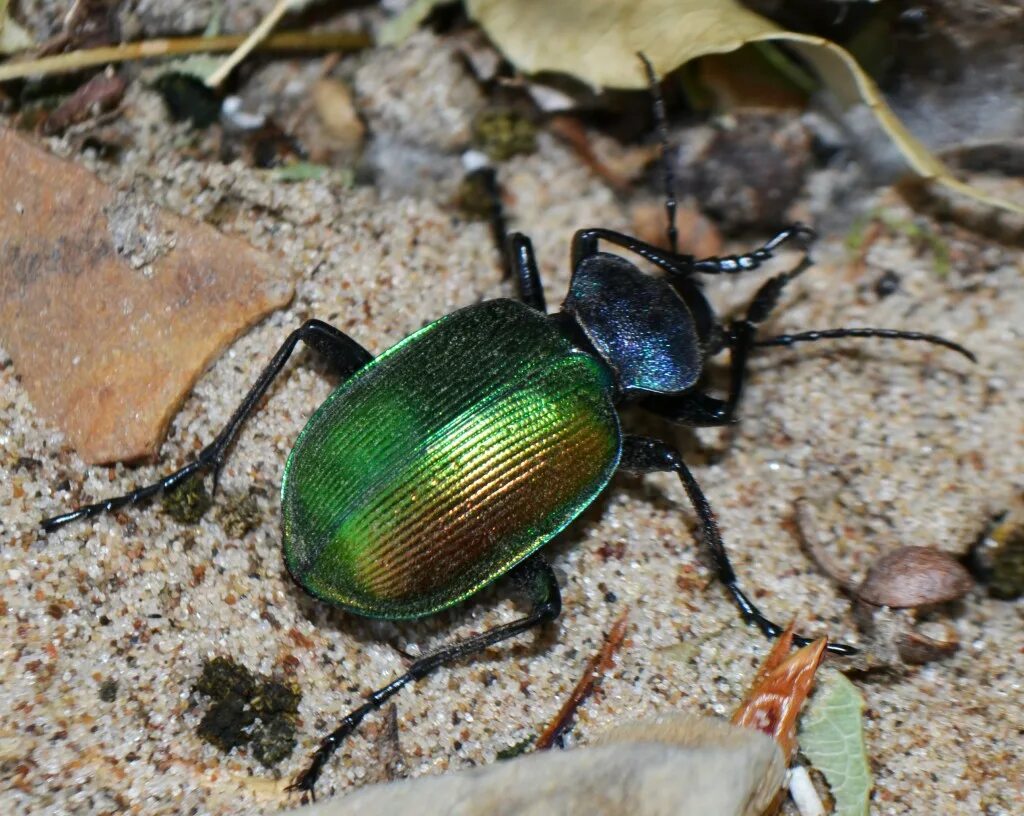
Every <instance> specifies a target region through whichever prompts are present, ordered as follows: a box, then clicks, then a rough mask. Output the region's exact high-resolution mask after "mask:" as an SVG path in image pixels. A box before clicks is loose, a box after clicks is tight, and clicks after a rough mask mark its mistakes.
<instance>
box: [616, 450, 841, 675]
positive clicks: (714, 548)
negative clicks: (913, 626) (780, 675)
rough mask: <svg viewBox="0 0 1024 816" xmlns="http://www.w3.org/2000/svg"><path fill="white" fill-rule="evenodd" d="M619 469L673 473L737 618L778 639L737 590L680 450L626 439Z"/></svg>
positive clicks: (776, 630)
mask: <svg viewBox="0 0 1024 816" xmlns="http://www.w3.org/2000/svg"><path fill="white" fill-rule="evenodd" d="M619 467H620V468H621V469H622V470H625V471H629V472H632V473H662V472H673V473H675V474H677V475H678V476H679V480H680V481H681V482H682V483H683V488H684V489H685V490H686V494H687V496H689V498H690V503H691V504H692V505H693V509H694V510H696V511H697V517H698V518H699V519H700V524H701V531H702V533H703V538H704V545H705V546H706V547H707V548H708V550H709V551H710V552H711V560H712V562H713V564H714V568H715V574H716V576H717V577H718V580H719V581H721V582H722V583H723V584H725V587H726V589H728V590H729V594H730V595H732V598H733V601H734V602H735V604H736V606H737V608H738V609H739V610H740V615H742V616H743V620H744V621H746V622H747V623H753V624H755V625H756V626H757V627H758V628H759V629H760V630H761V631H762V632H763V633H764V634H765V636H766V637H770V638H774V637H778V636H779V635H780V634H781V633H782V631H783V628H782V627H781V626H779V625H778V624H777V623H773V622H772V621H770V620H769V619H768V618H766V617H765V616H764V615H763V614H762V613H761V610H759V609H758V608H757V607H756V606H755V605H754V602H753V601H751V600H750V598H748V597H747V595H746V593H745V592H743V590H742V589H740V585H739V580H738V579H737V578H736V573H735V571H734V570H733V568H732V563H731V562H730V561H729V556H728V554H727V553H726V551H725V542H723V541H722V535H721V533H720V532H719V531H718V521H717V519H716V518H715V513H714V511H713V510H712V509H711V505H710V504H709V503H708V500H707V498H706V497H705V496H704V492H703V491H702V490H701V489H700V485H698V484H697V480H696V479H694V478H693V474H692V473H690V469H689V468H688V467H687V466H686V463H685V462H683V457H682V456H681V455H680V454H679V451H677V450H675V449H674V448H673V447H671V446H670V445H668V444H667V443H665V442H662V441H661V440H659V439H648V438H646V437H642V436H627V437H625V439H624V440H623V445H622V461H621V464H620V465H619ZM793 642H794V643H797V644H798V645H801V646H803V645H806V644H807V643H810V640H808V639H807V638H802V637H795V638H793ZM828 650H829V651H830V652H832V653H834V654H839V655H852V654H856V653H857V650H856V649H855V648H854V647H852V646H847V645H845V644H842V643H829V645H828Z"/></svg>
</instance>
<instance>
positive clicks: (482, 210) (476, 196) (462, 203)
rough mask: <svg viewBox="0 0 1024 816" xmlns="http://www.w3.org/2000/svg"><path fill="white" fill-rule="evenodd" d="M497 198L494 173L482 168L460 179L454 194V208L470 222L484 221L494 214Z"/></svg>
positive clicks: (487, 168) (488, 168)
mask: <svg viewBox="0 0 1024 816" xmlns="http://www.w3.org/2000/svg"><path fill="white" fill-rule="evenodd" d="M497 196H498V190H497V186H496V182H495V179H494V171H493V170H492V169H491V168H490V167H483V168H481V169H479V170H473V171H472V172H470V173H467V174H466V175H465V176H463V177H462V181H461V182H459V189H458V191H457V192H456V194H455V206H456V207H458V208H459V212H461V213H462V215H463V216H464V217H465V218H468V219H469V220H471V221H486V220H488V219H489V218H491V216H492V215H493V214H494V211H495V208H496V205H497Z"/></svg>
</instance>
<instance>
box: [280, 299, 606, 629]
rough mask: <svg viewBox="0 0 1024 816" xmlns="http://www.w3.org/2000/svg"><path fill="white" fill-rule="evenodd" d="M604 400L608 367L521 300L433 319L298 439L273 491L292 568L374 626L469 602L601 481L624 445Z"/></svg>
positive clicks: (574, 511)
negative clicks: (376, 622)
mask: <svg viewBox="0 0 1024 816" xmlns="http://www.w3.org/2000/svg"><path fill="white" fill-rule="evenodd" d="M612 391H613V383H612V379H611V374H610V373H609V371H608V369H607V368H606V367H605V366H604V365H603V364H601V363H600V362H599V361H598V360H597V359H595V358H594V357H593V356H591V355H587V354H583V353H581V352H579V351H578V350H575V349H574V348H573V346H572V344H571V342H570V341H569V340H568V339H567V338H566V337H565V336H564V335H563V334H562V333H560V332H559V331H558V330H557V328H556V327H555V326H554V325H552V323H551V322H550V321H549V320H548V319H546V318H545V316H544V315H542V314H540V313H539V312H537V311H536V310H534V309H531V308H529V307H528V306H526V305H525V304H523V303H519V302H516V301H511V300H494V301H489V302H486V303H482V304H479V305H476V306H470V307H468V308H465V309H462V310H460V311H457V312H454V313H453V314H450V315H448V316H446V317H443V318H441V319H440V320H437V321H436V322H434V323H431V324H430V325H428V326H426V327H425V328H423V329H421V330H420V331H419V332H417V333H416V334H413V335H412V336H410V337H408V338H406V339H405V340H403V341H402V342H400V343H399V344H398V345H396V346H394V347H393V348H391V349H390V350H388V351H387V352H385V353H384V354H382V355H381V356H380V357H378V358H376V359H375V360H373V361H372V362H370V363H368V364H367V365H366V366H364V367H363V368H361V369H360V370H359V371H358V372H357V373H356V374H354V375H353V376H352V377H351V378H349V379H348V380H347V381H346V382H344V383H342V384H341V385H340V386H339V387H338V389H337V390H336V391H334V393H333V394H332V395H331V396H330V397H329V398H328V400H327V401H326V402H325V403H324V404H323V405H322V406H321V407H320V408H319V409H318V410H317V411H316V413H315V414H314V415H313V416H312V418H311V419H310V420H309V423H308V424H307V425H306V427H305V429H304V430H303V431H302V433H301V434H300V435H299V437H298V440H297V441H296V443H295V447H294V448H293V450H292V453H291V456H290V457H289V459H288V463H287V465H286V467H285V472H284V481H283V483H282V486H281V505H282V513H283V518H284V525H283V527H284V553H285V562H286V564H287V565H288V569H289V570H290V572H291V573H292V575H293V576H294V577H295V579H296V580H297V581H298V582H299V583H300V584H301V585H302V586H303V587H305V588H306V589H307V590H308V591H309V592H311V593H312V594H314V595H316V596H317V597H320V598H322V599H324V600H326V601H329V602H330V603H332V604H335V605H337V606H341V607H343V608H345V609H348V610H350V611H353V612H356V613H358V614H360V615H363V616H367V617H374V618H385V619H397V618H414V617H420V616H423V615H428V614H430V613H432V612H436V611H438V610H440V609H444V608H445V607H448V606H451V605H452V604H455V603H457V602H458V601H461V600H463V599H465V598H467V597H469V596H470V595H472V594H474V593H475V592H477V591H478V590H479V589H480V588H481V587H483V586H485V585H486V584H488V583H490V582H491V581H493V580H495V579H496V578H498V577H499V576H501V575H502V574H504V573H506V572H508V571H509V570H510V569H512V568H513V567H514V566H515V565H516V564H518V563H519V562H520V561H522V560H523V559H524V558H526V557H527V556H528V555H530V554H531V553H532V552H534V551H535V550H537V549H538V548H539V547H541V546H542V545H543V544H545V543H546V542H547V541H549V540H550V539H551V538H552V537H554V536H555V535H556V534H557V533H558V532H559V531H560V530H562V529H563V528H564V527H565V526H566V525H567V524H568V523H569V522H570V521H572V520H573V519H574V518H575V517H576V516H577V515H579V513H580V512H582V510H583V509H584V508H585V507H586V506H587V505H589V504H590V503H591V502H592V501H593V500H594V499H595V498H596V497H597V494H598V493H600V492H601V490H602V489H603V488H604V487H605V485H606V484H607V483H608V481H609V479H610V478H611V476H612V474H613V473H614V471H615V469H616V467H617V466H618V464H619V457H620V453H621V447H622V439H621V433H620V430H619V422H618V416H617V414H616V412H615V408H614V406H613V404H612ZM553 452H557V454H556V455H551V454H552V453H553Z"/></svg>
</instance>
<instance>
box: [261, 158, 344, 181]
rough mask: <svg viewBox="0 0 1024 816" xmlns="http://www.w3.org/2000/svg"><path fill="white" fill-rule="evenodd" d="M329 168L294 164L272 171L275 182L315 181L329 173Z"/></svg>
mask: <svg viewBox="0 0 1024 816" xmlns="http://www.w3.org/2000/svg"><path fill="white" fill-rule="evenodd" d="M330 171H331V168H329V167H327V166H326V165H323V164H313V163H311V162H295V163H294V164H286V165H284V166H283V167H278V168H277V169H275V170H274V173H273V176H274V180H275V181H316V180H317V179H322V178H324V177H325V176H327V174H328V173H330Z"/></svg>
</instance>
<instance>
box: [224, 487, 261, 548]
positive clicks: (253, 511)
mask: <svg viewBox="0 0 1024 816" xmlns="http://www.w3.org/2000/svg"><path fill="white" fill-rule="evenodd" d="M262 520H263V513H261V512H260V505H259V502H258V501H256V497H255V496H253V495H252V494H250V493H242V494H238V495H234V496H229V497H227V498H226V500H225V501H224V503H223V504H222V505H221V508H220V513H219V514H218V521H219V522H220V526H221V527H222V528H223V529H224V532H225V533H227V534H228V535H229V536H230V537H231V538H242V536H244V535H245V534H246V533H249V532H252V531H253V530H255V529H256V528H257V527H258V526H259V525H260V522H261V521H262Z"/></svg>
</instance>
